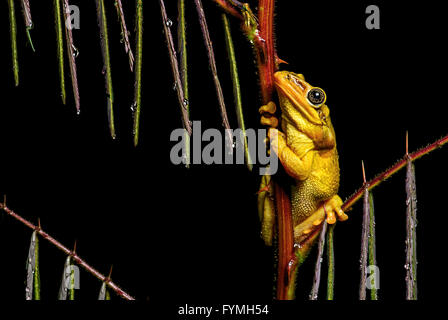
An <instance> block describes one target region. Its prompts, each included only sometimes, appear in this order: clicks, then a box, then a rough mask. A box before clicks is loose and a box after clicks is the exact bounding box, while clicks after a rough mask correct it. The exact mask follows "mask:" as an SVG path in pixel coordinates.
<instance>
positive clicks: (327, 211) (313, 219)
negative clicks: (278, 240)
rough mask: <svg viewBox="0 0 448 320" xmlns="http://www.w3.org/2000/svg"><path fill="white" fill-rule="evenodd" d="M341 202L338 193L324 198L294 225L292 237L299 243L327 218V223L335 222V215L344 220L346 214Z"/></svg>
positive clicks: (346, 217)
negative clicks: (318, 205) (302, 219)
mask: <svg viewBox="0 0 448 320" xmlns="http://www.w3.org/2000/svg"><path fill="white" fill-rule="evenodd" d="M342 204H343V202H342V200H341V198H340V197H339V196H338V195H334V196H333V197H331V198H330V199H328V200H326V201H325V202H324V203H323V204H322V205H321V206H320V207H319V208H318V209H317V210H316V211H315V212H314V213H313V214H312V215H311V216H309V217H308V218H307V219H306V220H304V221H303V222H301V223H300V224H298V225H297V226H295V227H294V238H295V240H296V242H298V243H300V242H301V241H302V240H303V239H304V238H306V237H307V236H308V235H309V234H310V233H312V231H314V230H316V228H317V227H318V226H319V225H320V224H321V223H322V222H323V221H324V219H325V218H326V219H327V223H328V224H334V223H336V217H337V219H338V220H339V221H345V220H347V219H348V216H347V215H346V214H345V213H344V211H343V210H342V209H341V206H342Z"/></svg>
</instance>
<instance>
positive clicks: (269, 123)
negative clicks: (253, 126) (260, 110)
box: [260, 116, 278, 128]
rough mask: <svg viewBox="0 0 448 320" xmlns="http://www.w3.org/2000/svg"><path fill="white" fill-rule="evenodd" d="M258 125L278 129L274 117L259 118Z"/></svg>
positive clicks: (276, 120)
mask: <svg viewBox="0 0 448 320" xmlns="http://www.w3.org/2000/svg"><path fill="white" fill-rule="evenodd" d="M260 123H261V124H262V125H264V126H269V127H272V128H277V127H278V119H277V118H276V117H265V116H261V121H260Z"/></svg>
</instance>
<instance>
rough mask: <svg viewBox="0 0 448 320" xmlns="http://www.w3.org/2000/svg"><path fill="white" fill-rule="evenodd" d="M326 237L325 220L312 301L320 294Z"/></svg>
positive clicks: (310, 297) (311, 295)
mask: <svg viewBox="0 0 448 320" xmlns="http://www.w3.org/2000/svg"><path fill="white" fill-rule="evenodd" d="M326 235H327V221H326V220H325V221H324V224H323V226H322V231H321V232H320V237H319V246H318V252H317V259H316V267H315V269H314V281H313V288H312V289H311V293H310V296H309V299H310V300H317V296H318V294H319V286H320V271H321V266H322V256H323V253H324V247H325V237H326Z"/></svg>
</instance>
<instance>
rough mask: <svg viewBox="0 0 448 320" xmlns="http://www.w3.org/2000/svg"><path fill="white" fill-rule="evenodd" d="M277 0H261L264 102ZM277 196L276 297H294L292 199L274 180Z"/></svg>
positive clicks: (269, 88) (269, 86) (260, 65)
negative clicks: (277, 260)
mask: <svg viewBox="0 0 448 320" xmlns="http://www.w3.org/2000/svg"><path fill="white" fill-rule="evenodd" d="M274 2H275V1H274V0H259V3H258V8H259V12H258V21H259V29H258V31H259V36H260V38H261V39H263V41H261V42H257V44H258V45H256V46H255V48H256V54H257V62H258V72H259V76H260V85H261V94H262V102H263V103H264V104H266V103H268V102H269V101H271V100H272V94H273V89H274V86H273V76H274V73H275V70H276V69H277V66H276V64H275V59H276V57H277V54H276V52H275V47H274ZM274 188H275V190H276V191H275V195H276V196H275V200H276V208H277V221H278V237H279V241H278V256H279V262H278V271H277V273H278V278H277V299H278V300H291V299H293V298H294V290H295V278H296V272H297V265H296V263H297V261H296V257H295V255H294V227H293V221H292V212H291V203H290V200H289V197H288V196H287V194H286V192H285V190H283V188H282V187H281V186H280V185H279V184H277V183H274Z"/></svg>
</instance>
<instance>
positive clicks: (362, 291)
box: [359, 188, 370, 300]
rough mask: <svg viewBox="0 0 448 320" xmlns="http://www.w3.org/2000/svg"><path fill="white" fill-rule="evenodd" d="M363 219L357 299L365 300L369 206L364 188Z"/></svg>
mask: <svg viewBox="0 0 448 320" xmlns="http://www.w3.org/2000/svg"><path fill="white" fill-rule="evenodd" d="M363 205H364V207H363V220H362V235H361V258H360V271H361V281H360V284H359V300H366V278H367V250H368V238H369V225H370V223H369V220H370V213H369V211H370V206H369V190H368V188H365V190H364V203H363Z"/></svg>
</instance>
